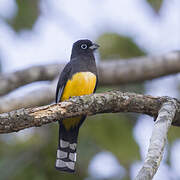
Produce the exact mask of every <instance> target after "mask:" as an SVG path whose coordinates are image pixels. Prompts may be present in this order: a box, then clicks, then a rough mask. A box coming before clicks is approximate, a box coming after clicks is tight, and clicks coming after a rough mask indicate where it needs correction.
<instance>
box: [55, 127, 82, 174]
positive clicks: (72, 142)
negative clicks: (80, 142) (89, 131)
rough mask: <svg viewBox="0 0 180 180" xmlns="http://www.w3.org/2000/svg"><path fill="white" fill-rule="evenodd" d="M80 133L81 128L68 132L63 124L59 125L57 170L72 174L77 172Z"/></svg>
mask: <svg viewBox="0 0 180 180" xmlns="http://www.w3.org/2000/svg"><path fill="white" fill-rule="evenodd" d="M78 133H79V127H74V128H71V129H70V130H68V131H67V130H66V129H65V127H64V126H63V125H62V124H60V125H59V145H58V149H57V158H56V165H55V167H56V169H57V170H60V171H65V172H72V173H73V172H74V171H75V162H76V146H77V137H78Z"/></svg>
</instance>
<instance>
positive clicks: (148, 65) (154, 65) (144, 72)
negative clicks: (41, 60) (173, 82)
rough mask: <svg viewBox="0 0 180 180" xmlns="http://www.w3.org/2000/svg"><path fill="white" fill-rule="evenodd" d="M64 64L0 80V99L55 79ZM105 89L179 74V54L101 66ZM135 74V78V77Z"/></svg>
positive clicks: (100, 80) (16, 74) (5, 75)
mask: <svg viewBox="0 0 180 180" xmlns="http://www.w3.org/2000/svg"><path fill="white" fill-rule="evenodd" d="M63 67H64V65H63V64H52V65H44V66H34V67H31V68H27V69H24V70H20V71H16V72H13V73H9V74H4V75H3V74H2V75H1V76H0V84H1V86H0V95H1V96H2V95H4V94H7V93H8V92H10V91H12V90H14V89H16V88H18V87H20V86H23V85H25V84H28V83H32V82H34V81H44V80H52V79H54V78H55V77H56V76H57V75H58V74H59V72H60V71H61V70H62V68H63ZM98 69H99V82H100V84H102V85H114V84H126V83H130V82H131V83H132V82H137V81H144V80H150V79H153V78H157V77H161V76H165V75H169V74H175V73H178V72H180V52H171V53H168V54H165V55H159V56H152V57H149V56H147V57H142V58H133V59H129V60H122V59H121V60H118V61H108V62H101V63H100V64H99V66H98ZM132 74H133V76H132Z"/></svg>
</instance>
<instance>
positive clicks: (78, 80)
mask: <svg viewBox="0 0 180 180" xmlns="http://www.w3.org/2000/svg"><path fill="white" fill-rule="evenodd" d="M95 85H96V76H95V75H94V74H93V73H91V72H79V73H76V74H74V75H73V77H72V79H71V80H68V81H67V83H66V86H65V88H64V92H63V95H62V97H61V101H64V100H67V99H69V98H70V97H72V96H82V95H88V94H92V93H93V92H94V88H95Z"/></svg>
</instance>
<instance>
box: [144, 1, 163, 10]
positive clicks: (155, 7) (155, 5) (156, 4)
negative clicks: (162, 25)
mask: <svg viewBox="0 0 180 180" xmlns="http://www.w3.org/2000/svg"><path fill="white" fill-rule="evenodd" d="M146 1H147V2H148V3H149V5H150V6H151V7H152V8H153V10H154V12H156V13H159V10H160V9H161V6H162V4H163V0H146Z"/></svg>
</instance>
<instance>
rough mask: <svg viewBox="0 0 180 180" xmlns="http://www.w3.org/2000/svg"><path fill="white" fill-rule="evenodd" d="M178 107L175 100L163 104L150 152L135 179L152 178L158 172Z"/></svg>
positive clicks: (152, 137)
mask: <svg viewBox="0 0 180 180" xmlns="http://www.w3.org/2000/svg"><path fill="white" fill-rule="evenodd" d="M176 108H177V106H176V101H175V100H170V101H168V102H165V103H164V104H163V105H162V108H161V109H160V111H159V115H158V117H157V120H156V122H155V124H154V128H153V132H152V136H151V139H150V145H149V149H148V154H147V156H146V159H145V162H144V165H143V167H142V168H141V170H140V171H139V173H138V175H137V177H136V178H135V180H151V179H152V178H153V176H154V175H155V173H156V172H157V169H158V168H159V166H160V162H161V160H162V156H163V152H164V147H165V145H166V141H167V133H168V129H169V127H170V126H171V123H172V121H173V119H174V117H175V113H176Z"/></svg>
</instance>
